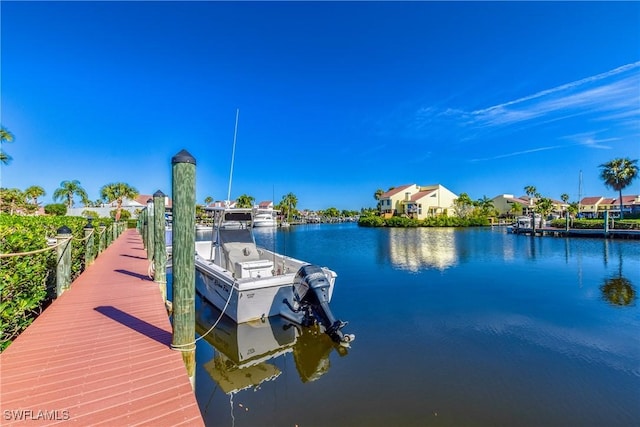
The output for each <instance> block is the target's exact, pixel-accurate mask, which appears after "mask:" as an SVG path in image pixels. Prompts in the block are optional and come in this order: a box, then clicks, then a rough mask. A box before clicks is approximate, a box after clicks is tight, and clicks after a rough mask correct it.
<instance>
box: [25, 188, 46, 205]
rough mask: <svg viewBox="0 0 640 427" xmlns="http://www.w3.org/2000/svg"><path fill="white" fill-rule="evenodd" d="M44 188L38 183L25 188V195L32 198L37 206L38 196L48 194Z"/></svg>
mask: <svg viewBox="0 0 640 427" xmlns="http://www.w3.org/2000/svg"><path fill="white" fill-rule="evenodd" d="M46 194H47V193H45V191H44V188H42V187H39V186H37V185H32V186H31V187H29V188H27V189H26V190H24V195H25V197H26V198H27V199H31V201H32V203H33V204H34V205H35V206H38V197H42V196H44V195H46Z"/></svg>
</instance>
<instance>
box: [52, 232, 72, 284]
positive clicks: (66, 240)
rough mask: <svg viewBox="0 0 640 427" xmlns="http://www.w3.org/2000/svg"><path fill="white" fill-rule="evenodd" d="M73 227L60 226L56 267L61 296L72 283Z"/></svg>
mask: <svg viewBox="0 0 640 427" xmlns="http://www.w3.org/2000/svg"><path fill="white" fill-rule="evenodd" d="M72 237H73V236H72V234H71V229H69V227H67V226H66V225H63V226H62V227H60V228H58V235H57V236H56V240H57V243H58V247H57V248H56V251H57V255H58V256H57V261H58V263H57V267H56V295H57V296H60V295H62V293H63V292H64V291H66V290H67V289H69V285H70V284H71V238H72Z"/></svg>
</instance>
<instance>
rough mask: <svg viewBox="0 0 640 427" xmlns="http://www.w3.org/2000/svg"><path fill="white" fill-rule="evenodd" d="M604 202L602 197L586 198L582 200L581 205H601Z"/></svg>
mask: <svg viewBox="0 0 640 427" xmlns="http://www.w3.org/2000/svg"><path fill="white" fill-rule="evenodd" d="M603 200H604V199H603V197H602V196H596V197H585V198H583V199H582V200H580V204H581V205H596V204H598V203H600V202H601V201H603Z"/></svg>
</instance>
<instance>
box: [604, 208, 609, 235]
mask: <svg viewBox="0 0 640 427" xmlns="http://www.w3.org/2000/svg"><path fill="white" fill-rule="evenodd" d="M608 235H609V211H604V237H607V236H608Z"/></svg>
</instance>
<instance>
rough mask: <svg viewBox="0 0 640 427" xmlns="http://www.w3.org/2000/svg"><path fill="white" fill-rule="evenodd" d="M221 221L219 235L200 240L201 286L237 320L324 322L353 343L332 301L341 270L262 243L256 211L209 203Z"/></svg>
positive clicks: (336, 336) (216, 229) (206, 295)
mask: <svg viewBox="0 0 640 427" xmlns="http://www.w3.org/2000/svg"><path fill="white" fill-rule="evenodd" d="M208 210H210V211H213V217H214V221H215V225H216V226H215V227H214V233H213V239H212V240H211V241H204V242H202V241H198V242H196V254H195V267H196V276H197V277H196V289H197V290H198V292H199V293H200V294H201V295H202V296H203V297H204V298H205V299H207V300H208V301H209V302H211V303H212V304H213V305H214V306H216V307H218V308H219V309H220V310H222V312H223V313H224V314H225V315H227V316H229V317H230V318H231V319H232V320H233V321H235V322H236V323H245V322H251V321H255V320H264V319H266V318H268V317H271V316H283V317H285V318H287V319H289V320H291V321H293V322H296V323H299V324H303V325H309V324H313V323H319V324H321V325H322V326H323V327H324V329H325V331H326V333H327V334H328V335H329V336H330V337H331V338H332V339H334V340H335V341H338V342H350V341H352V340H353V339H354V338H355V337H354V336H353V335H350V334H343V333H342V331H341V329H342V328H343V327H344V326H345V325H346V323H344V322H342V321H340V320H337V319H335V318H334V317H333V314H332V313H331V310H330V309H329V302H330V301H331V297H332V295H333V288H334V285H335V280H336V277H337V274H336V273H335V272H334V271H332V270H330V269H329V268H326V267H319V266H316V265H311V264H309V263H307V262H304V261H301V260H298V259H295V258H291V257H288V256H285V255H281V254H278V253H276V252H273V251H270V250H267V249H265V248H260V247H258V246H256V243H255V239H254V236H253V232H252V228H251V224H252V220H253V211H252V210H251V209H239V208H208Z"/></svg>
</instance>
